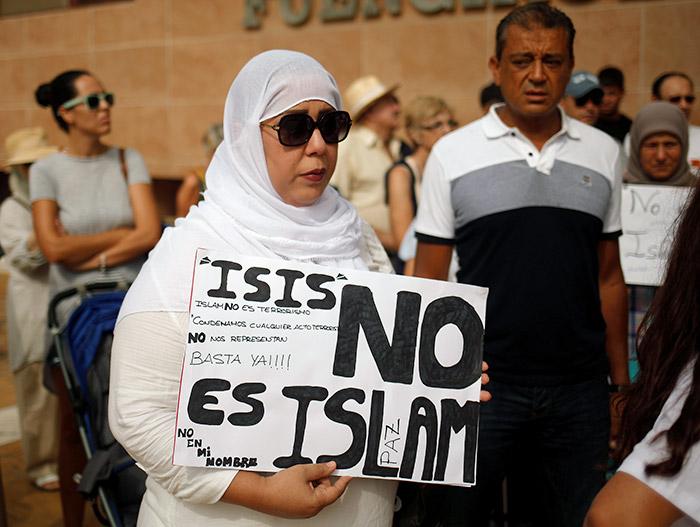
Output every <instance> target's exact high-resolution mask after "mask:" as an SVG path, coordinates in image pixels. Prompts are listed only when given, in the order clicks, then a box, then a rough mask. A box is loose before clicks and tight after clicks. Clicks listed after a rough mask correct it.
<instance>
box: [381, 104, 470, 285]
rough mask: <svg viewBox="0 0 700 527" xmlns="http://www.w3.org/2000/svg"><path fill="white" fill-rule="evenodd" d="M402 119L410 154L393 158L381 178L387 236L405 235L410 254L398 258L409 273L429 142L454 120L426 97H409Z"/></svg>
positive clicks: (443, 106) (400, 237)
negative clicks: (409, 246) (389, 223)
mask: <svg viewBox="0 0 700 527" xmlns="http://www.w3.org/2000/svg"><path fill="white" fill-rule="evenodd" d="M404 119H405V130H406V134H407V135H408V138H409V140H410V141H411V146H412V147H413V153H412V154H411V155H409V156H407V157H405V158H404V159H401V160H399V161H396V162H395V163H394V164H393V165H392V166H391V168H390V169H389V170H388V171H387V173H386V176H385V177H386V196H387V203H388V204H389V217H390V221H391V235H392V236H393V238H394V239H395V240H404V237H405V236H406V235H407V234H408V236H409V237H410V238H409V241H408V242H409V243H412V245H413V251H412V253H413V254H412V256H411V257H410V258H402V260H403V261H404V264H405V266H404V270H403V272H404V274H406V275H409V276H410V275H411V274H413V258H414V257H415V246H416V242H415V231H414V230H413V229H412V228H411V225H412V223H413V218H414V217H415V215H416V211H417V210H418V200H419V198H420V188H421V180H422V176H423V167H425V162H426V160H427V159H428V154H429V153H430V150H431V149H432V148H433V145H434V144H435V143H436V141H437V140H438V139H440V138H441V137H442V136H443V135H445V134H446V133H448V132H451V131H452V130H454V129H455V128H456V127H457V121H455V118H454V112H453V111H452V109H451V108H450V107H449V106H448V105H447V103H446V102H445V101H444V100H442V99H440V98H438V97H430V96H427V97H416V98H415V99H413V100H412V101H411V102H410V103H409V104H408V105H407V106H406V110H405V112H404ZM402 246H403V242H402ZM406 250H407V249H406ZM400 256H401V255H400Z"/></svg>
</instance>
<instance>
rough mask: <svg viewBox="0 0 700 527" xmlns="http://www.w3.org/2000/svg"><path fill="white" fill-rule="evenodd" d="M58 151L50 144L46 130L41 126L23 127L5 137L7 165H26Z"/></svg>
mask: <svg viewBox="0 0 700 527" xmlns="http://www.w3.org/2000/svg"><path fill="white" fill-rule="evenodd" d="M56 151H58V148H56V147H55V146H51V145H49V142H48V140H47V139H46V132H45V131H44V129H43V128H41V127H35V128H21V129H20V130H17V131H15V132H12V133H11V134H10V135H9V136H7V139H5V152H6V154H7V160H6V161H5V165H7V166H8V167H9V166H11V165H24V164H26V163H33V162H34V161H36V160H37V159H41V158H42V157H44V156H47V155H49V154H53V153H54V152H56Z"/></svg>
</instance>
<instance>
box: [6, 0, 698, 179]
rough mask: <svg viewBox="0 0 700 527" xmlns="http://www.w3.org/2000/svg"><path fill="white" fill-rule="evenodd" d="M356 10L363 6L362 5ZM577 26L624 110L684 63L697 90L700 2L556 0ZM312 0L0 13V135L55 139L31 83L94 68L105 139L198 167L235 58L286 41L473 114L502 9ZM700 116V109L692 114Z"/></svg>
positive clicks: (166, 2)
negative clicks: (309, 3) (288, 13)
mask: <svg viewBox="0 0 700 527" xmlns="http://www.w3.org/2000/svg"><path fill="white" fill-rule="evenodd" d="M358 3H359V5H362V4H363V1H362V0H359V2H358ZM554 3H555V4H556V5H558V6H559V7H561V8H562V9H564V10H565V11H566V12H567V13H568V14H569V15H570V16H571V18H572V19H573V21H574V23H575V24H576V28H577V32H578V34H577V39H576V49H575V53H576V62H577V67H579V68H586V69H591V70H597V69H598V68H599V67H601V66H603V65H605V64H614V65H617V66H619V67H621V68H622V69H623V70H624V71H625V74H626V76H627V89H628V95H627V98H626V100H625V102H624V105H623V108H624V110H625V111H627V112H628V113H630V114H633V113H634V112H635V111H636V110H637V109H638V108H639V107H640V106H641V105H642V104H644V102H646V101H647V100H648V97H649V85H650V83H651V80H652V79H653V78H654V77H655V76H656V75H657V74H658V73H659V72H661V71H663V70H668V69H680V70H683V71H686V72H688V73H689V74H690V75H691V76H692V77H693V78H694V79H695V80H696V84H698V86H700V60H698V58H697V57H698V51H700V31H699V30H698V28H699V27H700V0H588V1H582V0H554ZM320 4H321V0H315V1H314V11H313V13H312V17H311V20H310V21H309V22H308V23H307V24H305V25H303V26H301V27H290V26H287V25H286V24H285V23H284V22H283V20H282V18H281V16H280V13H279V11H278V2H277V1H276V0H267V6H268V9H267V14H266V15H265V17H264V20H263V27H262V29H259V30H252V31H251V30H245V29H243V24H242V21H243V8H244V0H133V1H124V2H116V3H112V4H104V5H99V6H95V7H84V8H77V9H66V10H58V11H47V12H44V13H36V14H32V15H23V16H10V17H4V18H0V78H1V79H2V83H3V85H2V89H0V139H4V137H5V136H6V135H7V134H8V133H9V132H10V131H12V130H13V129H15V128H18V127H21V126H29V125H42V126H44V127H46V129H47V130H48V131H49V134H50V137H51V139H52V140H53V141H54V142H56V143H58V144H62V143H63V142H64V141H65V138H64V136H63V134H62V133H61V132H60V131H59V130H58V128H57V127H56V125H55V124H54V122H53V120H52V118H51V116H50V112H49V110H48V109H42V108H39V107H38V106H37V105H36V104H35V103H34V97H33V92H34V89H35V88H36V87H37V86H38V85H39V83H41V82H46V81H48V80H50V79H51V78H52V77H53V76H54V75H56V74H57V73H59V72H61V71H63V70H65V69H68V68H87V69H90V70H92V71H93V72H94V73H95V74H96V75H97V76H98V78H100V79H101V80H102V82H103V83H104V84H105V86H106V87H107V88H108V89H110V90H112V91H114V92H115V93H116V94H117V100H118V105H117V106H116V107H115V109H114V112H113V130H114V132H113V133H112V135H111V137H110V141H112V142H115V143H120V144H124V145H129V146H133V147H136V148H138V149H139V150H140V151H141V152H142V153H143V154H144V155H145V157H146V160H147V162H148V164H149V167H150V169H151V171H152V172H153V173H154V174H156V175H160V176H169V177H177V176H178V175H179V174H181V173H182V172H183V171H184V170H185V169H186V168H187V167H189V166H192V165H194V164H198V163H201V162H202V161H203V160H204V159H203V158H204V152H203V151H202V148H201V146H200V143H199V140H200V136H201V135H202V132H203V131H204V129H205V128H206V127H207V126H208V124H210V123H212V122H214V121H217V120H220V119H221V114H222V110H223V102H224V99H225V97H226V92H227V90H228V87H229V85H230V83H231V80H232V79H233V77H234V76H235V74H236V72H237V71H238V69H240V67H241V66H242V65H243V64H244V63H245V62H246V61H247V60H248V59H249V58H250V57H251V56H252V55H254V54H255V53H258V52H260V51H262V50H264V49H273V48H290V49H296V50H299V51H304V52H306V53H309V54H311V55H313V56H314V57H316V58H317V59H319V60H320V61H321V62H322V63H323V64H324V65H325V66H326V67H327V68H329V69H330V71H331V72H333V73H334V75H335V76H336V78H337V80H338V83H339V85H340V86H341V88H344V87H346V86H347V85H348V83H350V81H351V80H352V79H354V78H355V77H357V76H359V75H362V74H367V73H376V74H378V75H380V76H381V77H382V78H383V79H384V80H385V81H386V82H390V83H391V82H398V83H400V84H401V88H400V91H399V95H400V97H401V98H402V99H404V100H407V99H410V98H411V97H413V96H415V95H418V94H438V95H441V96H443V97H444V98H445V99H447V100H448V102H450V103H451V104H452V105H453V106H454V107H455V109H456V111H457V114H458V117H459V119H460V121H462V122H466V121H468V120H471V119H473V118H475V117H477V116H478V114H479V108H478V104H477V92H478V90H479V88H480V87H481V86H482V85H483V84H485V83H486V82H488V81H489V80H490V76H489V73H488V70H487V68H486V63H487V60H488V58H489V56H490V54H491V53H492V50H493V41H494V31H495V28H496V25H497V23H498V21H499V20H500V18H501V17H502V16H503V15H504V14H505V13H506V12H507V9H506V8H493V7H487V8H482V9H472V10H469V11H463V10H461V9H455V11H454V12H452V13H442V14H440V15H435V16H426V15H422V14H420V13H418V12H417V11H416V10H415V9H413V8H412V7H411V6H410V2H408V0H404V2H403V13H402V14H401V15H400V16H398V17H392V16H390V15H388V14H383V15H382V16H380V17H379V18H376V19H372V20H366V19H364V18H363V17H362V16H361V15H358V16H357V17H356V19H355V20H353V21H347V22H334V23H322V22H321V21H320V19H319V16H318V11H319V8H320ZM694 121H695V122H697V123H700V108H698V109H697V110H696V112H695V115H694Z"/></svg>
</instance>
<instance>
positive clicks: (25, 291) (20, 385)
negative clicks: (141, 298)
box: [0, 128, 58, 490]
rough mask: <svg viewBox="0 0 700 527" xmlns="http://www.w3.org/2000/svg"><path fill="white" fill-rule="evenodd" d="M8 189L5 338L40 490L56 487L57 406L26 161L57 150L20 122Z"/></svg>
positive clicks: (0, 239)
mask: <svg viewBox="0 0 700 527" xmlns="http://www.w3.org/2000/svg"><path fill="white" fill-rule="evenodd" d="M5 149H6V151H7V154H8V156H9V159H8V160H7V165H8V171H9V172H10V179H9V183H10V190H11V192H12V195H11V196H10V197H9V198H8V199H6V200H5V201H4V202H3V203H2V206H0V245H2V248H3V250H4V251H5V262H6V264H7V267H8V270H9V274H10V278H9V282H8V285H7V304H6V306H7V307H6V309H7V339H8V348H9V356H10V367H11V369H12V373H13V374H14V381H15V391H16V394H17V411H18V413H19V422H20V434H21V438H22V450H23V451H24V458H25V460H26V467H27V475H28V476H29V478H30V480H31V481H32V483H33V484H34V485H35V486H36V487H37V488H39V489H41V490H57V489H58V475H57V472H56V471H57V466H56V457H57V455H58V451H57V447H58V407H57V401H56V397H55V396H54V395H53V394H51V393H50V392H49V391H48V390H46V388H44V386H43V384H42V372H43V364H44V351H45V345H44V331H43V329H44V328H45V327H46V308H47V306H48V303H49V288H48V276H49V275H48V272H49V267H48V265H47V263H46V259H45V258H44V255H43V254H42V253H41V251H40V250H39V246H38V245H37V243H36V238H35V237H34V230H33V228H32V213H31V205H30V203H29V166H30V165H31V164H32V163H33V162H34V161H36V160H37V159H40V158H42V157H44V156H45V155H48V154H51V153H53V152H55V151H56V148H54V147H51V146H49V145H48V143H47V142H46V134H45V132H44V130H42V129H41V128H23V129H21V130H17V131H16V132H14V133H12V134H10V135H9V136H8V137H7V140H6V142H5Z"/></svg>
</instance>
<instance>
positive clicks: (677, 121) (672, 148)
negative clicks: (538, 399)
mask: <svg viewBox="0 0 700 527" xmlns="http://www.w3.org/2000/svg"><path fill="white" fill-rule="evenodd" d="M630 145H631V148H630V158H629V162H628V165H627V170H626V171H625V174H624V180H625V182H626V183H634V184H637V185H667V186H686V187H687V186H691V185H693V184H694V182H695V177H694V176H693V175H692V173H691V172H690V167H689V166H688V162H687V161H686V160H687V158H688V121H687V120H686V118H685V116H684V115H683V113H682V112H681V111H680V110H679V109H678V107H677V106H675V105H673V104H671V103H668V102H665V101H655V102H651V103H649V104H647V105H646V106H644V107H643V108H642V109H641V110H640V111H639V113H638V114H637V116H636V117H635V119H634V123H633V124H632V128H631V130H630ZM656 290H657V288H656V287H654V286H644V285H630V286H628V287H627V293H628V299H629V300H628V306H629V317H628V320H629V330H628V335H629V350H630V357H631V358H632V360H633V361H636V356H637V352H636V350H637V329H638V328H639V325H640V324H641V323H642V319H643V318H644V315H645V314H646V312H647V311H648V309H649V307H650V306H651V301H652V300H653V298H654V295H655V294H656Z"/></svg>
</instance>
